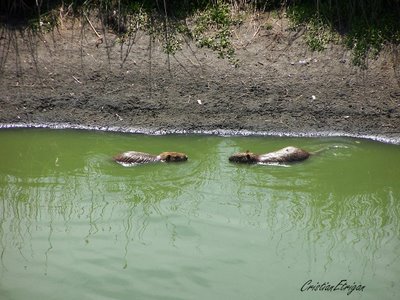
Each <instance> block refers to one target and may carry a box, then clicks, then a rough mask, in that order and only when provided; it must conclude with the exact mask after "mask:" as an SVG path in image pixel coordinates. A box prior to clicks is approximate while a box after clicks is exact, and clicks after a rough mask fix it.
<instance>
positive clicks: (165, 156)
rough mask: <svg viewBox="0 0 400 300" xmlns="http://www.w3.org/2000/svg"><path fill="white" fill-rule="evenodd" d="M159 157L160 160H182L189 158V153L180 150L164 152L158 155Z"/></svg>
mask: <svg viewBox="0 0 400 300" xmlns="http://www.w3.org/2000/svg"><path fill="white" fill-rule="evenodd" d="M158 157H159V158H160V160H162V161H166V162H180V161H187V160H188V157H187V155H186V154H185V153H180V152H162V153H160V154H159V155H158Z"/></svg>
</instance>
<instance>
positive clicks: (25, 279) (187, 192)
mask: <svg viewBox="0 0 400 300" xmlns="http://www.w3.org/2000/svg"><path fill="white" fill-rule="evenodd" d="M0 140H1V141H2V147H0V249H1V255H0V259H1V272H0V278H1V280H0V282H2V284H1V285H0V298H1V299H26V297H28V296H29V297H33V299H35V298H43V297H44V296H46V297H47V298H49V297H50V298H51V297H53V298H55V299H60V297H61V298H65V299H70V298H76V296H77V295H80V297H81V296H84V298H88V299H90V298H94V299H101V298H105V299H107V298H121V299H132V295H134V296H135V297H137V298H139V299H141V298H146V299H147V298H151V299H157V298H159V299H169V298H170V299H189V298H190V299H200V298H201V299H203V298H227V297H229V298H232V299H243V298H249V297H248V296H249V295H251V297H253V298H265V295H271V297H272V298H277V299H289V298H290V299H291V298H294V297H295V298H301V297H304V298H305V299H309V298H313V297H315V299H320V298H321V297H322V296H326V294H324V293H323V292H319V293H317V292H314V293H302V292H300V287H301V286H302V284H304V282H306V281H307V280H309V279H310V278H311V279H313V281H315V282H316V281H320V282H325V281H330V282H335V281H337V280H339V281H340V280H341V279H348V280H349V281H357V282H359V283H362V284H363V285H365V286H366V291H364V292H358V294H359V295H360V296H361V297H362V298H363V299H364V298H366V299H375V298H376V297H378V296H382V295H383V297H384V298H386V299H391V297H392V296H393V295H396V293H399V292H400V290H399V289H398V287H397V286H396V285H394V282H395V281H394V278H398V275H400V273H399V272H400V262H399V253H400V251H399V250H400V249H399V246H400V240H399V233H400V222H399V217H400V202H399V198H400V187H399V185H398V182H399V180H400V171H399V169H398V167H397V166H398V165H399V163H400V155H399V149H398V147H396V146H391V145H381V144H377V143H373V142H368V141H362V140H361V141H357V140H351V139H339V138H336V139H293V138H292V139H277V138H251V137H241V138H238V137H236V138H226V137H225V138H221V137H207V136H159V137H155V136H153V137H151V136H140V135H122V134H120V135H119V134H110V133H99V132H75V131H50V130H3V131H0ZM287 145H295V146H300V147H302V148H305V149H307V150H310V151H317V150H318V149H321V148H324V147H327V148H328V149H326V150H325V151H322V152H320V153H318V154H316V155H314V156H312V157H311V158H310V159H309V160H308V161H306V162H303V163H299V164H294V165H290V166H288V167H284V168H283V167H281V166H261V165H237V164H230V163H228V160H227V158H228V157H229V155H230V154H232V153H234V152H237V151H243V150H246V149H249V148H250V149H251V150H252V151H254V152H259V153H262V152H267V151H273V150H276V149H278V148H280V147H284V146H287ZM330 146H336V147H330ZM127 150H137V151H145V152H150V153H158V152H162V151H164V150H174V151H182V152H186V153H187V154H188V155H189V161H188V162H186V163H182V164H149V165H145V166H136V167H132V168H124V167H121V166H120V165H118V164H115V163H114V162H113V161H112V160H111V157H112V156H113V155H114V154H115V153H119V152H122V151H127ZM121 272H122V273H121ZM60 283H63V284H65V285H66V286H74V287H75V288H74V289H73V290H70V289H67V288H61V291H62V295H61V296H60V290H59V289H60V288H57V287H58V286H59V284H60ZM127 286H129V288H127ZM39 287H40V288H39ZM354 293H356V292H354ZM329 295H330V296H333V297H337V298H338V299H341V298H342V297H343V295H344V294H343V293H335V294H333V295H331V294H329Z"/></svg>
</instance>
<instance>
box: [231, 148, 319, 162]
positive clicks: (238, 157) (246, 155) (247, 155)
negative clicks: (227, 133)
mask: <svg viewBox="0 0 400 300" xmlns="http://www.w3.org/2000/svg"><path fill="white" fill-rule="evenodd" d="M310 155H311V153H309V152H307V151H305V150H303V149H300V148H296V147H292V146H289V147H286V148H283V149H280V150H277V151H275V152H270V153H266V154H255V153H252V152H249V151H246V152H239V153H236V154H233V155H232V156H231V157H229V161H231V162H235V163H245V164H257V163H264V164H285V163H292V162H298V161H303V160H306V159H307V158H309V157H310Z"/></svg>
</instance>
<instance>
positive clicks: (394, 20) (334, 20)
mask: <svg viewBox="0 0 400 300" xmlns="http://www.w3.org/2000/svg"><path fill="white" fill-rule="evenodd" d="M287 14H288V16H289V18H290V20H291V21H292V23H293V26H294V27H297V26H306V28H307V31H306V34H305V38H306V41H307V44H308V45H309V46H310V47H311V49H313V50H316V51H321V50H323V49H325V48H326V46H327V45H328V44H329V43H330V42H342V43H343V44H344V45H346V46H347V47H348V48H349V49H351V50H352V52H353V63H354V64H355V65H358V66H360V67H362V68H366V66H367V64H366V63H367V60H368V58H370V57H372V58H373V57H375V56H376V55H377V54H378V53H379V52H380V50H381V49H382V47H383V45H384V44H395V45H398V44H399V43H400V0H335V1H321V0H303V1H294V3H293V4H292V5H290V6H289V7H288V10H287Z"/></svg>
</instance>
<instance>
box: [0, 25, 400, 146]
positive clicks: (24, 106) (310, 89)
mask: <svg viewBox="0 0 400 300" xmlns="http://www.w3.org/2000/svg"><path fill="white" fill-rule="evenodd" d="M259 24H261V23H260V21H259V20H249V21H248V22H247V24H246V25H244V26H242V27H241V28H240V29H238V30H237V31H236V32H235V47H236V50H237V58H238V59H239V61H240V63H239V67H238V68H234V67H233V66H232V65H231V64H230V63H229V62H228V61H226V60H222V59H218V58H217V56H216V54H215V53H212V52H210V51H208V50H205V49H198V48H196V46H195V45H193V44H192V43H191V42H188V43H187V44H186V45H185V47H184V48H183V50H182V51H181V52H178V53H177V54H176V55H175V56H169V58H168V56H167V55H166V54H164V53H163V52H162V50H161V48H160V45H159V44H158V43H157V42H154V43H152V47H151V49H150V39H149V36H147V35H146V34H144V33H141V34H139V35H138V36H137V38H136V40H135V43H134V44H133V45H132V48H131V49H130V52H129V55H128V56H127V58H126V60H125V54H126V53H127V51H128V48H127V47H122V48H121V45H120V44H118V43H117V39H116V37H115V36H113V35H112V34H111V33H108V34H107V41H106V43H103V44H101V45H100V46H99V47H96V41H97V37H96V35H95V34H94V33H93V31H92V30H91V29H90V28H86V29H82V28H80V27H79V25H77V24H75V25H74V26H73V25H72V24H70V25H68V26H67V25H64V27H63V28H61V29H59V30H58V31H55V32H53V33H52V34H48V35H45V36H33V35H31V34H29V32H27V31H25V32H15V31H6V30H3V32H2V33H1V37H0V38H1V40H0V54H1V59H0V62H1V78H0V123H2V124H9V123H13V124H20V125H21V124H25V125H26V124H30V125H32V124H42V125H45V124H49V123H63V124H80V125H84V126H91V127H97V126H103V127H117V128H121V129H124V128H125V129H127V128H131V129H132V128H136V129H139V128H141V129H150V130H160V131H166V132H173V131H175V130H181V131H182V130H186V131H189V132H198V131H213V130H216V131H218V130H233V131H240V130H242V131H243V130H247V131H252V132H264V133H271V134H276V133H290V134H305V133H307V134H326V133H340V134H347V135H368V136H380V137H388V138H392V139H393V141H395V142H399V140H400V84H399V82H400V80H399V74H396V72H398V71H397V70H398V69H396V66H397V67H398V66H400V55H397V56H396V51H393V49H391V50H390V49H387V50H385V51H383V52H382V54H381V56H380V57H379V58H378V59H377V60H374V61H370V62H369V68H368V70H366V71H362V70H360V69H359V68H357V67H354V66H352V64H351V55H350V53H349V52H348V51H347V50H345V49H343V48H342V47H340V46H336V45H332V46H331V47H330V48H329V49H327V50H326V51H324V52H322V53H315V52H311V51H310V50H308V48H307V47H306V45H305V44H304V42H303V40H302V37H301V35H296V34H295V33H293V32H291V31H288V30H287V25H286V24H285V20H275V21H274V22H273V24H274V26H273V29H272V30H267V29H262V28H260V27H259ZM389 50H390V51H389ZM394 50H395V49H394Z"/></svg>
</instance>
